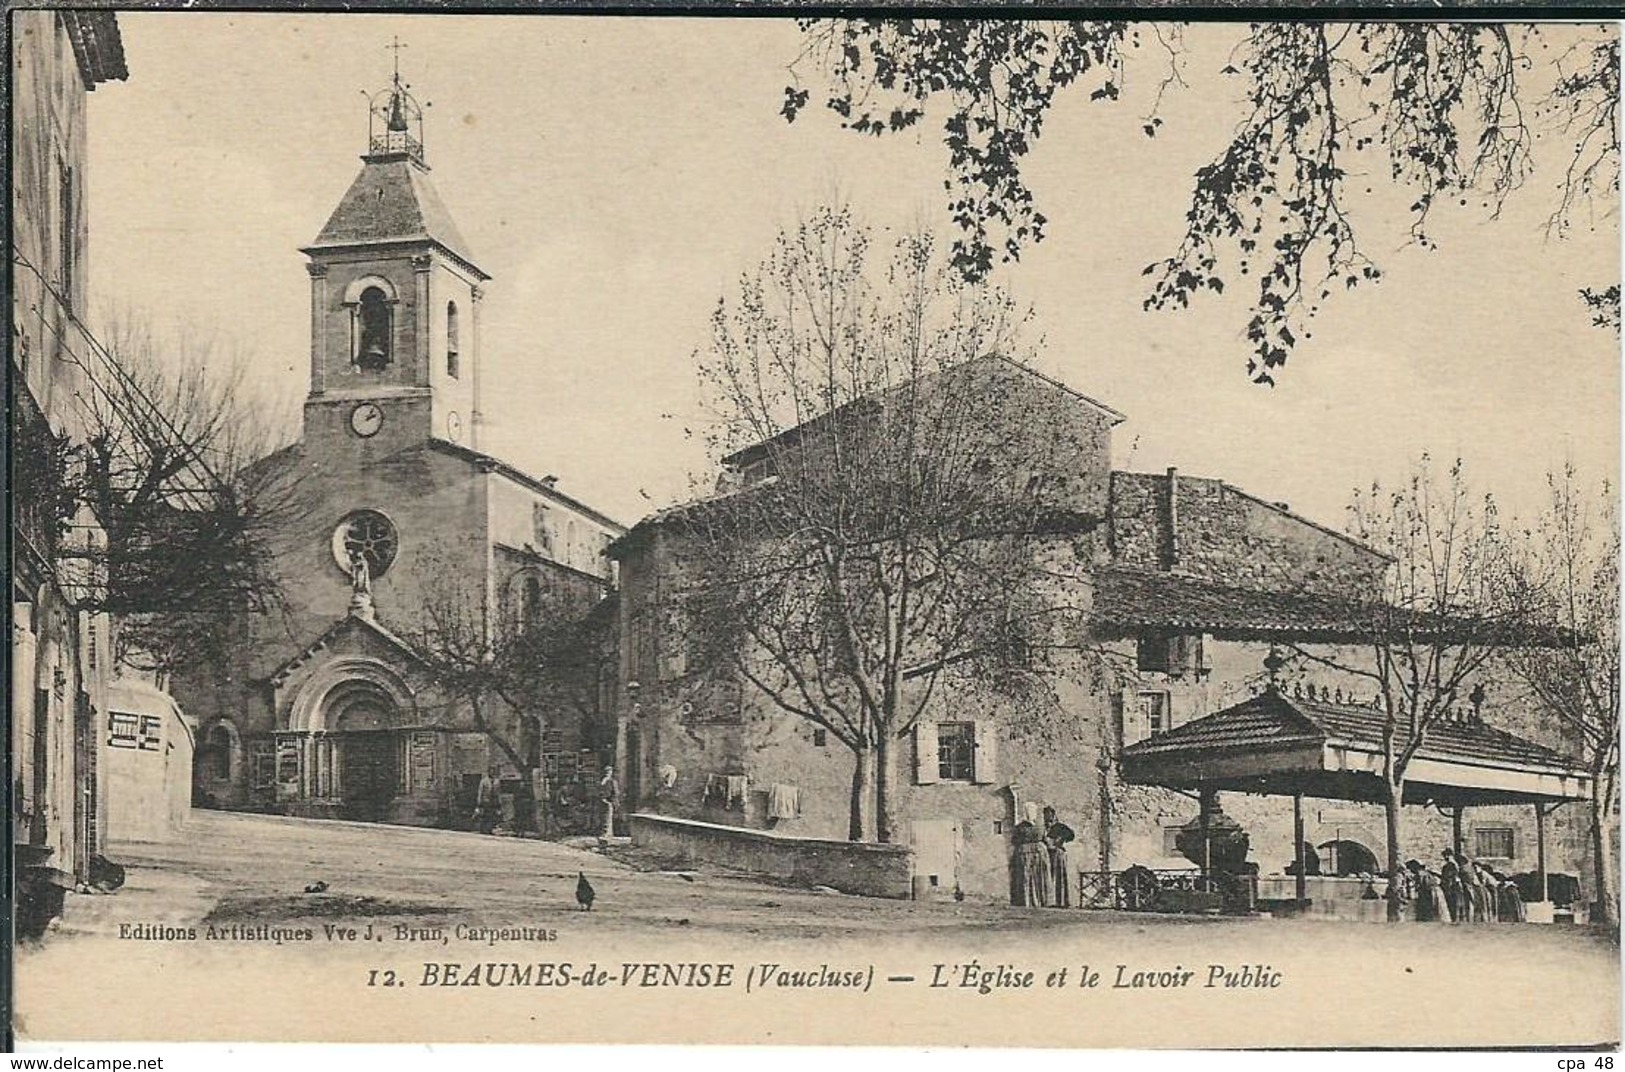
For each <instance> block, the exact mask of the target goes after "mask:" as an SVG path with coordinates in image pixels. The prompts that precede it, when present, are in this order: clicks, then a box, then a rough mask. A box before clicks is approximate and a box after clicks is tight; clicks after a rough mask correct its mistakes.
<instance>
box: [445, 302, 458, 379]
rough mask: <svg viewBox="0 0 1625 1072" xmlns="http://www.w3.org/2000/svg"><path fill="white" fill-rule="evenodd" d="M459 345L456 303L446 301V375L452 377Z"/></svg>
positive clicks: (456, 364) (455, 373) (456, 365)
mask: <svg viewBox="0 0 1625 1072" xmlns="http://www.w3.org/2000/svg"><path fill="white" fill-rule="evenodd" d="M459 349H460V347H459V346H458V342H457V303H456V302H447V303H446V375H447V376H450V377H451V378H452V379H454V380H455V379H456V378H457V371H458V360H457V355H458V352H459Z"/></svg>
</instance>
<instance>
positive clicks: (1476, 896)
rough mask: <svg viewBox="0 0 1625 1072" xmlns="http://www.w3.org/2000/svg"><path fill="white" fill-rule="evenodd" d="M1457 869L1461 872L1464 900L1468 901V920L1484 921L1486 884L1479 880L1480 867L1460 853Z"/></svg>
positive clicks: (1472, 921)
mask: <svg viewBox="0 0 1625 1072" xmlns="http://www.w3.org/2000/svg"><path fill="white" fill-rule="evenodd" d="M1456 870H1457V871H1458V872H1459V873H1460V874H1461V891H1462V900H1463V901H1465V902H1467V915H1466V919H1467V921H1468V922H1470V923H1483V922H1484V886H1483V884H1482V883H1480V882H1479V881H1478V868H1477V867H1475V866H1474V865H1473V861H1471V860H1469V859H1468V858H1467V857H1465V856H1460V855H1458V856H1457V857H1456Z"/></svg>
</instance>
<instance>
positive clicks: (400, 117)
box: [386, 92, 407, 134]
mask: <svg viewBox="0 0 1625 1072" xmlns="http://www.w3.org/2000/svg"><path fill="white" fill-rule="evenodd" d="M386 126H387V128H388V130H389V132H390V133H391V134H405V133H406V131H407V126H406V104H405V99H404V98H403V96H402V95H401V94H400V93H399V92H396V93H394V94H392V95H391V96H390V98H389V121H388V123H387V124H386Z"/></svg>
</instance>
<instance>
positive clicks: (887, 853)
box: [631, 813, 914, 898]
mask: <svg viewBox="0 0 1625 1072" xmlns="http://www.w3.org/2000/svg"><path fill="white" fill-rule="evenodd" d="M631 830H632V844H633V845H636V846H637V847H638V848H640V849H648V850H649V851H650V852H654V853H659V854H661V855H664V856H670V857H673V858H676V859H679V860H683V861H685V862H686V863H707V864H716V865H718V866H721V867H731V868H734V869H736V870H740V871H750V872H754V873H756V874H759V875H765V876H767V877H769V878H776V879H780V880H783V881H787V882H795V883H798V884H800V885H805V886H828V887H829V888H830V889H833V890H840V891H841V892H842V893H857V894H862V895H864V896H867V897H896V898H906V897H908V896H909V895H910V887H911V879H912V874H913V856H914V853H913V851H912V850H911V849H910V848H909V847H908V846H906V845H878V844H873V843H871V842H858V841H833V840H825V839H822V838H798V837H787V836H785V835H783V834H775V833H772V832H771V831H767V830H746V829H744V828H743V827H737V826H721V825H718V824H716V823H702V822H696V821H695V820H693V819H674V818H671V817H669V816H665V815H649V814H641V813H640V814H637V815H634V816H632V818H631Z"/></svg>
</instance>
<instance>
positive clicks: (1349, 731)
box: [1123, 692, 1577, 771]
mask: <svg viewBox="0 0 1625 1072" xmlns="http://www.w3.org/2000/svg"><path fill="white" fill-rule="evenodd" d="M1382 732H1383V712H1382V711H1381V710H1380V709H1378V708H1376V707H1371V706H1365V705H1359V704H1346V703H1341V704H1340V703H1332V702H1328V701H1323V700H1305V699H1300V698H1297V697H1287V696H1283V695H1281V694H1280V693H1277V692H1264V693H1261V694H1259V695H1257V696H1254V697H1253V698H1252V699H1250V700H1245V701H1243V702H1241V703H1239V704H1236V705H1235V706H1233V707H1227V708H1225V709H1224V710H1223V711H1220V712H1218V713H1217V714H1213V715H1209V716H1207V717H1206V718H1199V719H1196V720H1195V721H1193V722H1187V723H1185V724H1184V725H1183V726H1177V727H1175V728H1174V729H1171V730H1169V731H1168V732H1167V733H1161V734H1158V735H1157V736H1155V737H1150V738H1147V739H1146V740H1143V741H1138V742H1136V743H1134V744H1131V745H1129V746H1128V747H1126V748H1124V749H1123V756H1124V758H1125V759H1132V758H1142V757H1152V756H1170V755H1175V754H1179V753H1185V754H1192V753H1195V754H1202V755H1211V754H1212V753H1215V752H1219V751H1230V750H1236V751H1242V750H1245V751H1264V750H1267V749H1270V748H1273V747H1278V746H1281V745H1286V744H1328V743H1330V744H1339V745H1344V746H1348V747H1352V748H1358V749H1361V750H1364V751H1376V752H1380V751H1381V750H1382ZM1416 754H1417V755H1418V756H1420V757H1421V758H1424V759H1438V760H1444V761H1447V762H1450V761H1454V762H1466V763H1479V764H1483V763H1485V762H1490V763H1496V764H1516V765H1519V766H1526V767H1544V768H1556V769H1560V770H1565V771H1567V770H1573V769H1575V767H1576V765H1577V764H1576V761H1575V760H1573V759H1570V758H1568V757H1566V756H1563V755H1561V754H1559V753H1557V752H1555V751H1553V750H1552V749H1550V748H1546V747H1543V746H1542V745H1538V744H1536V743H1534V742H1533V741H1528V740H1525V739H1524V738H1522V737H1518V736H1516V735H1514V734H1511V733H1508V732H1506V731H1505V730H1500V729H1496V728H1495V727H1493V726H1490V725H1487V724H1485V723H1484V722H1481V721H1477V720H1472V719H1460V720H1446V721H1440V722H1436V723H1435V724H1434V725H1432V726H1431V727H1429V729H1428V731H1427V734H1426V736H1425V738H1424V742H1423V745H1422V747H1421V748H1420V749H1418V750H1417V753H1416Z"/></svg>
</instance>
